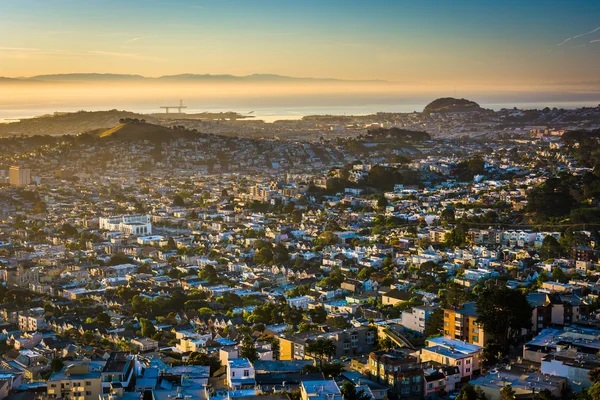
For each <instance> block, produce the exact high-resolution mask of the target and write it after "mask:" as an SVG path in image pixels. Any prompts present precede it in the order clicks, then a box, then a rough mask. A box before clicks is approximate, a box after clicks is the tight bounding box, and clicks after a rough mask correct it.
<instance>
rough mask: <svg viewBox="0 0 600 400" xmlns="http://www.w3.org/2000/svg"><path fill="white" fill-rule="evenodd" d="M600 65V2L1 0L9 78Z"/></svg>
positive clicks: (506, 75) (584, 76)
mask: <svg viewBox="0 0 600 400" xmlns="http://www.w3.org/2000/svg"><path fill="white" fill-rule="evenodd" d="M569 38H572V39H569ZM599 66H600V1H598V0H589V1H582V0H565V1H552V0H519V1H516V0H494V1H492V0H473V1H460V0H406V1H405V0H364V1H358V0H179V1H177V0H161V1H155V0H0V76H11V77H17V76H31V75H37V74H51V73H68V72H110V73H129V74H142V75H146V76H158V75H166V74H178V73H211V74H235V75H246V74H252V73H276V74H282V75H291V76H302V77H335V78H344V79H385V80H393V81H410V82H423V83H442V82H444V83H453V82H456V83H460V82H467V81H468V82H471V83H479V82H480V83H487V84H525V83H527V84H537V83H557V82H566V81H570V82H573V81H575V82H577V81H588V80H600V72H599V71H600V67H599Z"/></svg>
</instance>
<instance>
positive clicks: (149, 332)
mask: <svg viewBox="0 0 600 400" xmlns="http://www.w3.org/2000/svg"><path fill="white" fill-rule="evenodd" d="M140 329H141V331H142V336H144V337H147V338H151V337H152V336H154V335H155V334H156V328H154V324H153V323H152V322H150V320H149V319H147V318H140Z"/></svg>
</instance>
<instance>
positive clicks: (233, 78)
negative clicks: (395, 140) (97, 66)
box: [0, 73, 385, 83]
mask: <svg viewBox="0 0 600 400" xmlns="http://www.w3.org/2000/svg"><path fill="white" fill-rule="evenodd" d="M4 79H6V82H13V83H27V82H53V83H57V82H58V83H60V82H63V83H69V82H71V83H107V82H118V83H125V82H136V83H139V82H146V83H161V82H165V83H173V82H182V83H189V82H212V83H215V82H238V83H239V82H253V83H269V82H276V83H281V82H290V83H294V82H295V83H301V82H307V83H310V82H331V83H334V82H369V83H376V82H385V81H380V80H344V79H336V78H309V77H294V76H285V75H277V74H251V75H230V74H178V75H164V76H159V77H147V76H142V75H129V74H103V73H70V74H49V75H36V76H31V77H25V78H19V79H13V78H10V77H6V78H4ZM3 82H4V81H3V80H0V83H3Z"/></svg>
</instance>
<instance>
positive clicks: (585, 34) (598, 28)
mask: <svg viewBox="0 0 600 400" xmlns="http://www.w3.org/2000/svg"><path fill="white" fill-rule="evenodd" d="M597 31H600V26H599V27H597V28H596V29H593V30H591V31H589V32H586V33H582V34H581V35H577V36H572V37H570V38H567V39H565V40H563V41H562V42H560V43H559V44H558V45H557V46H562V45H563V44H565V43H567V42H568V41H570V40H573V39H578V38H580V37H583V36H587V35H590V34H592V33H594V32H597Z"/></svg>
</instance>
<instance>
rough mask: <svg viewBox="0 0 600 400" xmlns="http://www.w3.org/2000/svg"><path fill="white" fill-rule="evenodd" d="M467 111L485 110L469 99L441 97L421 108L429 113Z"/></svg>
mask: <svg viewBox="0 0 600 400" xmlns="http://www.w3.org/2000/svg"><path fill="white" fill-rule="evenodd" d="M469 111H485V109H484V108H481V107H480V106H479V104H477V103H475V102H474V101H471V100H467V99H455V98H453V97H443V98H440V99H436V100H434V101H432V102H431V103H429V104H427V105H426V106H425V109H424V110H423V113H425V114H431V113H449V112H469Z"/></svg>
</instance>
